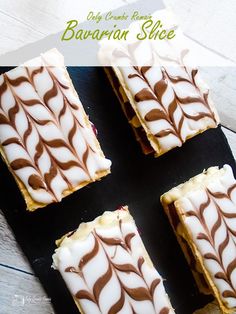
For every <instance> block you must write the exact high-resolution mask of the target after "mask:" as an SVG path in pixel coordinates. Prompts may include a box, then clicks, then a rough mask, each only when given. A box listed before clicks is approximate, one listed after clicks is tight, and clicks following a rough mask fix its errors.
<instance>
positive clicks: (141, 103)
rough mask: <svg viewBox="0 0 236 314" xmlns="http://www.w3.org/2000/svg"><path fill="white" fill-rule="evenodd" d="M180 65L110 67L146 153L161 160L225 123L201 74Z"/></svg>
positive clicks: (107, 71) (114, 86) (121, 98)
mask: <svg viewBox="0 0 236 314" xmlns="http://www.w3.org/2000/svg"><path fill="white" fill-rule="evenodd" d="M178 62H179V63H178ZM178 62H177V61H176V62H174V65H173V66H166V67H165V66H142V67H139V66H124V67H121V66H116V67H106V68H105V71H106V73H107V76H108V79H109V81H110V82H111V84H112V87H113V89H114V91H115V93H116V95H117V96H118V99H119V100H120V103H121V106H122V109H123V111H124V113H125V115H126V117H127V119H128V121H129V123H130V124H131V126H132V128H133V130H134V133H135V136H136V139H137V140H138V141H139V143H140V144H141V147H142V150H143V152H144V153H145V154H149V153H152V152H154V154H155V156H157V157H158V156H160V155H162V154H164V153H166V152H168V151H169V150H171V149H173V148H175V147H180V146H182V145H183V143H184V142H186V140H188V139H189V138H192V137H193V136H195V135H197V134H199V133H202V132H204V131H205V130H207V129H210V128H216V127H217V125H218V123H219V118H218V115H217V112H216V110H215V108H214V106H213V104H212V101H211V99H210V97H209V89H208V87H207V86H206V84H205V83H204V82H203V81H202V80H201V79H200V78H199V74H198V70H197V69H193V68H190V67H186V66H184V64H182V63H181V62H182V61H178Z"/></svg>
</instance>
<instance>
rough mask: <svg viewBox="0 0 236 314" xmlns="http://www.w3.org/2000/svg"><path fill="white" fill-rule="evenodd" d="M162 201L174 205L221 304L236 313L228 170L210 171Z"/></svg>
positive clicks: (235, 204)
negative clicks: (235, 310)
mask: <svg viewBox="0 0 236 314" xmlns="http://www.w3.org/2000/svg"><path fill="white" fill-rule="evenodd" d="M168 193H169V195H168ZM162 200H163V202H164V203H165V202H166V203H169V204H171V202H173V204H174V206H175V208H176V210H177V212H178V214H179V217H180V220H181V223H182V224H183V225H184V226H186V228H187V232H188V234H189V237H190V239H191V240H192V241H193V242H194V244H195V246H196V248H197V250H198V251H199V252H200V254H201V258H202V261H203V264H204V267H205V268H206V270H207V273H208V275H209V277H210V278H211V281H212V282H213V284H214V285H215V287H216V289H217V291H218V294H219V296H220V300H221V301H222V303H223V304H224V305H225V306H226V308H228V309H235V308H236V180H235V179H234V176H233V173H232V169H231V168H230V166H228V165H225V166H224V167H223V168H222V169H220V170H218V169H217V168H216V167H215V168H210V169H209V170H208V171H206V172H205V173H203V174H201V175H199V176H197V177H195V178H193V179H191V180H190V181H189V182H186V183H185V184H183V185H180V186H179V187H177V188H175V189H173V190H171V191H170V192H167V193H166V194H165V195H164V196H163V198H162Z"/></svg>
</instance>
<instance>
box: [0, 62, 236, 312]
mask: <svg viewBox="0 0 236 314" xmlns="http://www.w3.org/2000/svg"><path fill="white" fill-rule="evenodd" d="M5 70H6V68H1V72H4V71H5ZM68 70H69V73H70V76H71V78H72V81H73V83H74V86H75V88H76V90H77V91H78V93H79V96H80V98H81V100H82V103H83V105H84V107H85V110H86V112H87V114H88V115H89V117H90V119H91V121H92V122H93V123H94V124H95V125H96V127H97V129H98V139H99V141H100V143H101V146H102V149H103V150H104V153H105V155H106V156H107V157H108V158H110V159H111V160H112V173H111V174H110V175H108V176H107V177H105V178H103V179H102V180H101V181H99V182H96V183H93V184H90V185H89V186H87V187H85V188H83V189H82V190H79V191H77V192H75V193H73V194H72V195H70V196H68V197H66V198H65V199H63V201H62V202H61V203H58V204H52V205H50V206H47V207H46V208H43V209H38V210H37V211H36V212H33V213H30V212H27V211H26V210H25V203H24V200H23V198H22V196H21V194H20V192H19V190H18V188H17V186H16V183H15V181H14V179H13V177H12V175H11V174H10V172H9V171H8V169H7V167H6V165H5V164H4V162H3V161H1V162H0V171H1V176H0V184H1V189H0V200H1V202H0V206H1V208H2V211H3V212H4V214H5V216H6V219H7V221H8V223H9V225H10V226H11V228H12V230H13V232H14V234H15V237H16V240H17V241H18V243H19V244H20V246H21V248H22V250H23V252H24V253H25V255H26V256H27V258H28V259H29V261H30V263H31V266H32V268H33V270H34V271H35V274H36V275H37V276H38V277H39V279H40V281H41V283H42V285H43V286H44V288H45V291H46V292H47V294H48V296H49V297H50V298H51V300H52V304H53V306H54V309H55V311H56V313H59V314H65V313H66V314H67V313H70V314H73V313H78V310H77V308H76V306H75V305H74V302H73V299H72V297H71V296H70V294H69V292H68V291H67V288H66V286H65V285H64V283H63V280H62V278H61V277H60V274H59V272H57V271H55V270H53V269H52V268H51V264H52V254H53V252H54V250H55V248H56V246H55V240H56V239H58V238H60V237H61V236H62V235H63V234H65V233H66V232H68V231H70V230H74V229H75V228H77V226H78V225H79V224H80V223H81V222H82V221H89V220H93V219H94V218H95V217H96V216H98V215H100V214H102V212H103V211H105V210H114V209H116V208H117V207H118V206H120V205H122V204H127V205H129V208H130V211H131V214H132V215H133V216H134V218H135V220H136V223H137V225H138V228H139V230H140V231H141V236H142V238H143V241H144V243H145V246H146V248H147V250H148V252H149V253H150V256H151V258H152V260H153V262H154V264H155V265H156V266H157V269H158V271H159V272H160V273H161V275H162V276H163V277H164V278H165V279H166V281H165V287H166V290H167V292H168V294H169V296H170V299H171V302H172V304H173V306H174V308H175V309H176V313H177V314H192V312H193V311H194V310H196V309H198V308H201V307H203V306H204V305H205V304H207V303H208V302H210V301H211V297H209V296H204V295H201V294H200V293H199V292H198V289H197V287H196V284H195V282H194V280H193V277H192V274H191V271H190V269H189V267H188V265H187V262H186V261H185V259H184V256H183V254H182V251H181V249H180V247H179V245H178V243H177V241H176V238H175V236H174V234H173V232H172V230H171V228H170V225H169V223H168V220H167V217H166V216H165V214H164V211H163V209H162V206H161V204H160V201H159V198H160V195H161V194H162V193H163V192H165V191H167V190H169V189H170V188H172V187H174V186H176V185H177V184H179V183H181V182H184V181H186V180H188V179H189V178H190V177H192V176H194V175H196V174H198V173H200V172H202V170H203V169H205V168H208V167H210V166H223V165H224V164H225V163H228V164H230V165H231V166H232V167H233V169H234V172H235V170H236V169H235V161H234V158H233V156H232V153H231V150H230V148H229V145H228V143H227V140H226V138H225V136H224V134H223V132H222V131H221V128H220V127H218V128H217V129H212V130H208V131H206V132H204V133H203V134H201V135H198V136H196V137H195V138H193V139H191V140H189V141H187V143H185V144H184V146H183V147H182V148H178V149H174V150H172V151H170V152H168V153H167V154H165V155H163V156H161V157H159V158H154V157H153V156H145V155H143V154H142V152H141V149H140V147H139V144H138V143H137V142H136V140H135V138H134V135H133V133H132V130H131V128H130V126H129V124H128V122H127V120H126V118H125V117H124V115H123V112H122V110H121V107H120V105H119V103H118V101H117V99H116V97H115V95H114V93H113V91H112V89H111V87H110V85H109V83H108V81H107V79H106V76H105V74H104V72H103V69H102V68H94V67H83V68H80V67H70V68H68ZM91 314H92V313H91ZM147 314H148V313H147Z"/></svg>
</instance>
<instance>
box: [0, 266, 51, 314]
mask: <svg viewBox="0 0 236 314" xmlns="http://www.w3.org/2000/svg"><path fill="white" fill-rule="evenodd" d="M0 291H1V293H0V313H1V314H12V313H17V314H25V313H34V314H49V313H54V311H53V309H52V305H51V303H50V300H49V299H48V297H47V296H46V293H45V292H44V290H43V288H42V287H41V285H40V284H39V281H38V279H37V278H36V277H33V276H32V275H27V274H24V273H20V272H17V271H14V270H12V269H8V268H5V267H1V266H0Z"/></svg>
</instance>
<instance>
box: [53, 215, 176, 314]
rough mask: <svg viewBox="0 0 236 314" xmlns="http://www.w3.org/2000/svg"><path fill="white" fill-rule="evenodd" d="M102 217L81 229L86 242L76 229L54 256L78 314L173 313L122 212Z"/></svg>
mask: <svg viewBox="0 0 236 314" xmlns="http://www.w3.org/2000/svg"><path fill="white" fill-rule="evenodd" d="M105 216H106V217H105V221H103V222H102V223H100V222H101V220H98V219H97V220H95V224H93V223H92V225H91V223H90V225H89V226H84V228H85V229H84V230H86V231H85V234H87V237H85V238H84V233H83V231H82V229H83V228H82V229H80V230H79V231H78V233H77V235H76V232H75V233H74V234H73V235H72V237H73V239H72V240H68V239H70V237H69V238H68V237H67V238H65V239H64V240H63V241H62V246H61V247H59V248H58V249H57V250H56V253H55V255H54V266H55V267H56V268H58V269H59V271H60V272H61V274H62V276H63V278H64V280H65V282H66V283H67V286H68V288H69V289H70V291H71V293H72V295H73V296H74V298H75V299H76V300H77V301H78V302H79V304H80V306H81V308H82V309H83V311H84V313H94V314H96V313H109V314H115V313H118V312H119V313H125V314H126V313H140V314H141V313H143V314H146V313H149V314H152V313H153V314H154V313H158V314H171V313H174V311H173V309H172V307H171V305H170V303H169V300H168V297H167V295H166V293H165V290H164V287H163V283H162V278H161V277H160V275H159V274H158V273H157V271H156V270H155V268H154V267H153V265H152V263H151V261H150V260H149V257H148V256H147V253H146V250H145V248H144V246H143V243H142V240H141V238H140V236H139V234H138V232H137V228H136V227H135V224H134V222H133V220H132V218H131V217H130V215H129V214H128V212H127V211H124V213H122V214H120V211H119V210H118V211H115V212H113V213H111V215H108V213H106V215H105ZM107 218H109V219H107ZM107 223H108V226H107ZM79 234H80V235H81V236H82V238H83V240H81V239H80V238H79V236H78V235H79Z"/></svg>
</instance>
